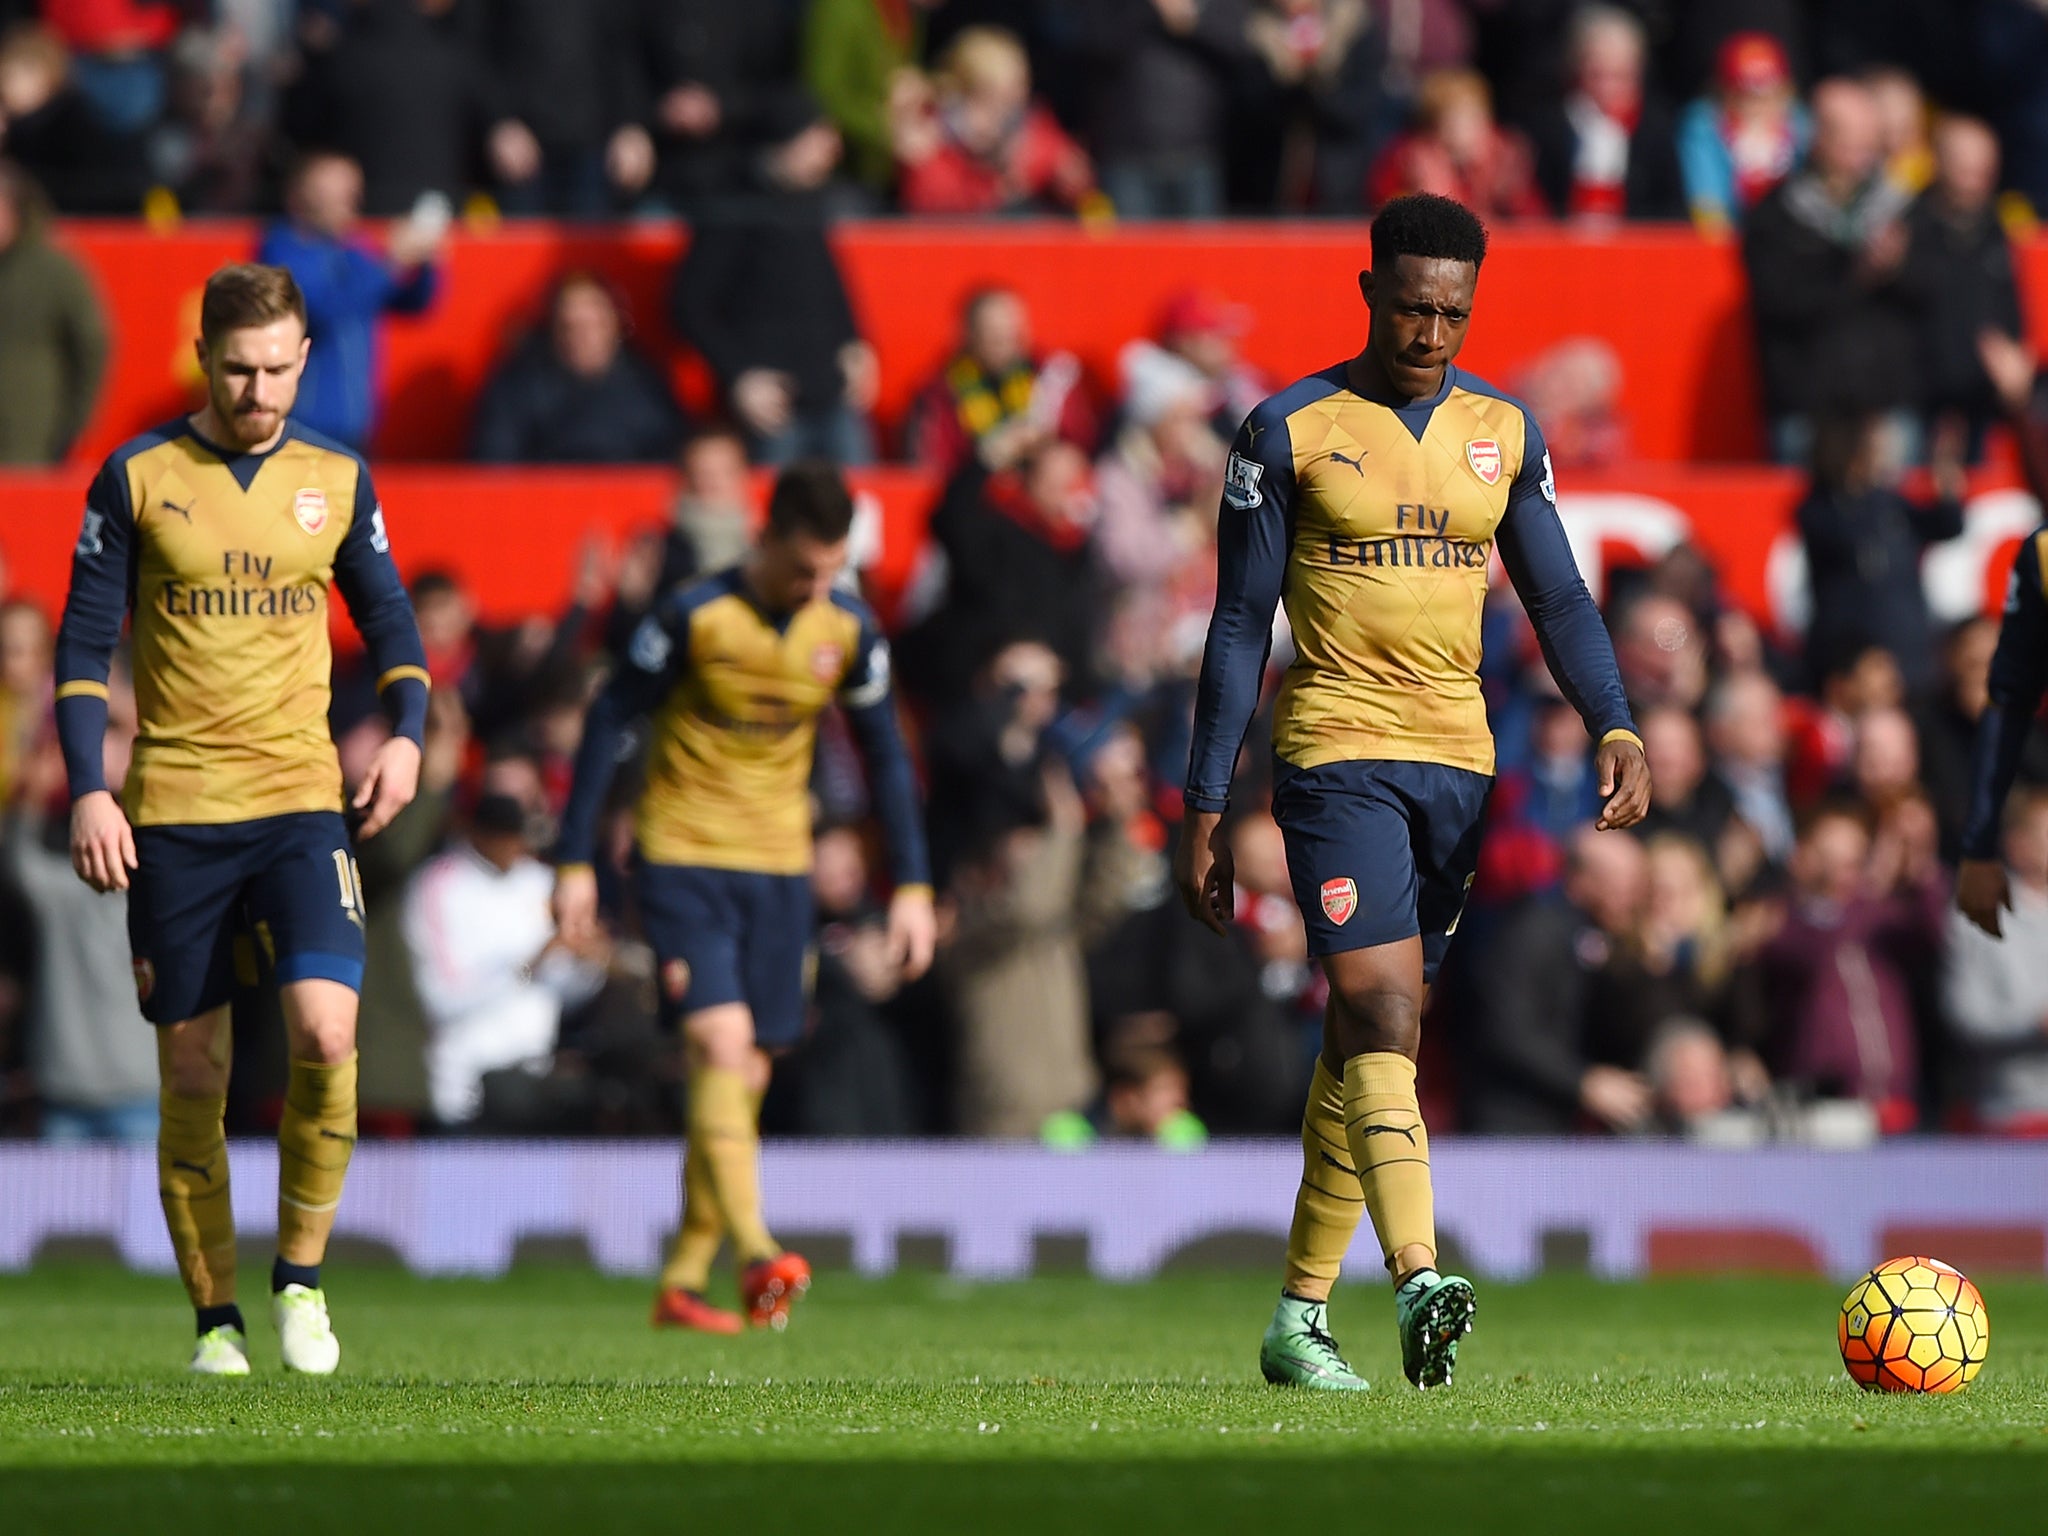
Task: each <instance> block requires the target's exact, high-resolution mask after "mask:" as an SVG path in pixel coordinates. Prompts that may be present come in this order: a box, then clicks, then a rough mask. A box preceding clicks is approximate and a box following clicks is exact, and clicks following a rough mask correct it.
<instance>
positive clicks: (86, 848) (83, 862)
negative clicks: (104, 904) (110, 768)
mask: <svg viewBox="0 0 2048 1536" xmlns="http://www.w3.org/2000/svg"><path fill="white" fill-rule="evenodd" d="M71 867H72V868H73V869H74V870H76V871H78V878H79V879H81V880H83V881H84V882H85V883H86V884H87V885H89V886H91V887H92V888H93V889H94V890H96V891H102V892H105V891H125V890H127V889H128V871H129V870H131V869H133V868H135V831H134V829H133V828H132V827H130V826H129V825H128V817H127V815H126V813H124V812H123V811H122V809H121V802H120V801H118V800H116V799H115V798H114V797H113V795H112V793H111V792H109V791H107V790H104V789H96V790H94V791H93V792H92V793H91V794H89V795H80V796H79V797H78V799H77V800H76V801H74V802H73V803H72V806H71Z"/></svg>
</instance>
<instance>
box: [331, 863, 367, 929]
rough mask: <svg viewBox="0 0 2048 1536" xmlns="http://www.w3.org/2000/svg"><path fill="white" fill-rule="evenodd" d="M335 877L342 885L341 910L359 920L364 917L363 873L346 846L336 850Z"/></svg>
mask: <svg viewBox="0 0 2048 1536" xmlns="http://www.w3.org/2000/svg"><path fill="white" fill-rule="evenodd" d="M334 878H335V881H336V883H337V884H339V885H340V886H341V910H342V911H344V912H346V913H347V914H348V915H349V916H350V917H352V918H354V919H355V920H356V921H357V922H361V921H362V919H363V913H364V907H363V874H362V871H361V870H359V869H357V868H356V861H355V859H354V858H353V857H351V856H350V854H349V851H348V850H347V849H346V848H337V849H335V850H334Z"/></svg>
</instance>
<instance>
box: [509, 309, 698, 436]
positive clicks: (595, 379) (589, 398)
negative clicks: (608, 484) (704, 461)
mask: <svg viewBox="0 0 2048 1536" xmlns="http://www.w3.org/2000/svg"><path fill="white" fill-rule="evenodd" d="M685 426H686V423H685V421H684V419H683V413H682V410H681V409H680V408H679V407H678V406H677V405H676V401H675V396H674V395H672V394H670V393H669V388H668V383H667V381H666V380H664V379H663V378H662V376H661V374H660V372H659V370H657V369H656V368H655V366H654V364H653V363H652V362H650V361H649V360H648V359H647V358H646V357H644V356H642V355H641V354H640V353H639V352H637V351H635V350H634V349H633V348H632V347H630V346H629V345H627V343H626V339H625V318H624V316H623V314H622V313H621V311H620V307H619V301H618V299H617V298H616V297H615V296H614V295H613V293H612V291H611V289H610V288H608V287H606V286H605V284H604V283H603V282H602V281H601V280H600V279H599V278H597V277H595V276H594V275H592V274H590V273H588V272H578V273H572V274H570V275H569V276H568V277H566V278H564V279H563V280H562V281H561V282H560V283H558V284H557V285H556V287H555V291H554V294H553V296H552V297H551V298H550V300H549V303H548V310H547V319H546V323H545V324H544V325H542V326H541V327H539V328H538V329H537V330H536V331H535V332H534V334H533V335H531V336H529V337H528V338H527V339H526V340H525V341H524V342H522V343H521V344H520V345H519V346H518V347H517V348H516V349H515V350H514V351H513V353H512V355H511V356H510V357H508V358H507V359H506V360H505V361H504V362H503V363H501V364H500V365H499V366H498V369H497V371H496V372H495V373H494V374H492V376H491V379H490V381H489V382H488V383H487V384H486V385H485V386H484V391H483V395H482V397H481V398H480V399H479V400H478V401H477V408H476V425H475V428H474V432H475V453H476V457H477V458H478V459H481V460H482V461H483V462H485V463H487V464H651V463H659V462H661V461H662V460H665V459H668V458H669V457H671V456H672V455H673V454H674V453H675V451H676V448H677V445H678V444H679V443H680V442H681V441H682V437H683V431H684V428H685Z"/></svg>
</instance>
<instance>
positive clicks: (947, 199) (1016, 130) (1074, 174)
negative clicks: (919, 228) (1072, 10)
mask: <svg viewBox="0 0 2048 1536" xmlns="http://www.w3.org/2000/svg"><path fill="white" fill-rule="evenodd" d="M892 117H893V121H894V139H895V145H896V161H897V170H898V183H897V196H898V199H899V201H900V202H901V203H902V206H903V211H904V212H905V213H917V214H963V213H969V214H971V213H1028V212H1033V211H1038V212H1050V211H1058V210H1065V211H1068V212H1085V211H1089V210H1090V209H1091V208H1092V207H1093V206H1094V205H1095V204H1097V203H1099V202H1100V200H1101V195H1100V194H1099V193H1098V192H1097V191H1096V188H1095V168H1094V166H1093V165H1091V164H1090V163H1089V159H1088V152H1087V151H1086V150H1085V149H1083V148H1082V147H1081V146H1080V145H1079V144H1077V143H1075V142H1074V140H1073V139H1072V138H1070V137H1068V135H1067V132H1066V130H1065V129H1063V128H1062V127H1060V125H1059V120H1058V119H1057V118H1055V117H1054V116H1053V115H1052V113H1051V111H1049V110H1048V109H1047V108H1046V106H1045V105H1044V104H1043V103H1042V102H1040V101H1038V100H1036V99H1035V98H1034V97H1033V95H1032V90H1031V61H1030V59H1029V57H1028V56H1027V55H1026V54H1025V52H1024V45H1023V44H1022V43H1020V42H1018V41H1017V39H1016V38H1015V37H1014V36H1013V35H1011V34H1010V33H1008V32H1005V31H1004V30H1002V29H1001V28H1000V27H969V28H968V29H967V30H966V31H964V32H962V33H960V34H959V36H957V37H955V38H954V39H953V41H952V43H951V44H950V45H949V46H948V47H947V49H946V54H945V57H944V58H943V59H941V60H940V61H939V67H938V70H937V72H936V73H935V74H934V76H933V77H932V80H931V83H930V89H929V90H927V91H922V92H920V91H916V90H906V91H904V92H900V93H898V100H897V103H896V106H895V110H894V111H893V113H892Z"/></svg>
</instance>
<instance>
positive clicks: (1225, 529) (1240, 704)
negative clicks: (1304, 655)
mask: <svg viewBox="0 0 2048 1536" xmlns="http://www.w3.org/2000/svg"><path fill="white" fill-rule="evenodd" d="M1294 490H1295V487H1294V444H1293V441H1292V439H1291V438H1290V437H1289V435H1288V431H1287V418H1286V416H1285V414H1283V413H1282V412H1281V411H1280V409H1279V408H1278V407H1277V406H1275V405H1274V404H1273V402H1272V401H1270V400H1268V401H1265V402H1262V403H1261V404H1260V405H1259V407H1258V408H1257V409H1256V410H1254V411H1253V412H1252V413H1251V415H1250V416H1249V417H1247V418H1246V419H1245V424H1244V425H1243V426H1242V427H1239V428H1238V430H1237V439H1236V441H1235V442H1233V443H1232V444H1231V447H1230V460H1229V464H1228V467H1227V468H1226V469H1225V471H1224V477H1223V505H1222V508H1221V510H1220V511H1219V512H1218V514H1217V522H1216V610H1215V612H1214V613H1212V614H1211V615H1210V616H1209V639H1208V643H1207V644H1206V645H1205V646H1204V647H1203V650H1202V677H1201V682H1200V683H1199V685H1198V686H1197V688H1196V691H1195V733H1194V743H1193V745H1192V746H1191V747H1190V748H1189V751H1188V780H1187V787H1186V789H1185V791H1184V792H1183V794H1182V796H1181V798H1182V800H1183V801H1184V803H1185V804H1186V805H1187V808H1188V809H1189V810H1191V811H1222V810H1224V809H1226V808H1227V807H1228V806H1229V803H1230V780H1231V776H1232V775H1233V774H1234V773H1235V772H1236V770H1237V755H1238V753H1239V752H1240V751H1241V750H1242V749H1243V747H1244V737H1245V732H1246V731H1248V730H1250V729H1251V723H1252V716H1253V714H1254V713H1256V712H1257V710H1258V707H1259V689H1260V687H1261V686H1262V685H1263V683H1264V682H1265V677H1266V656H1267V654H1268V652H1270V651H1271V650H1272V647H1273V610H1274V609H1275V608H1276V607H1277V606H1278V605H1279V602H1280V594H1281V591H1282V589H1283V588H1284V587H1285V585H1286V581H1287V552H1288V546H1289V545H1290V544H1292V543H1293V540H1294Z"/></svg>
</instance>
